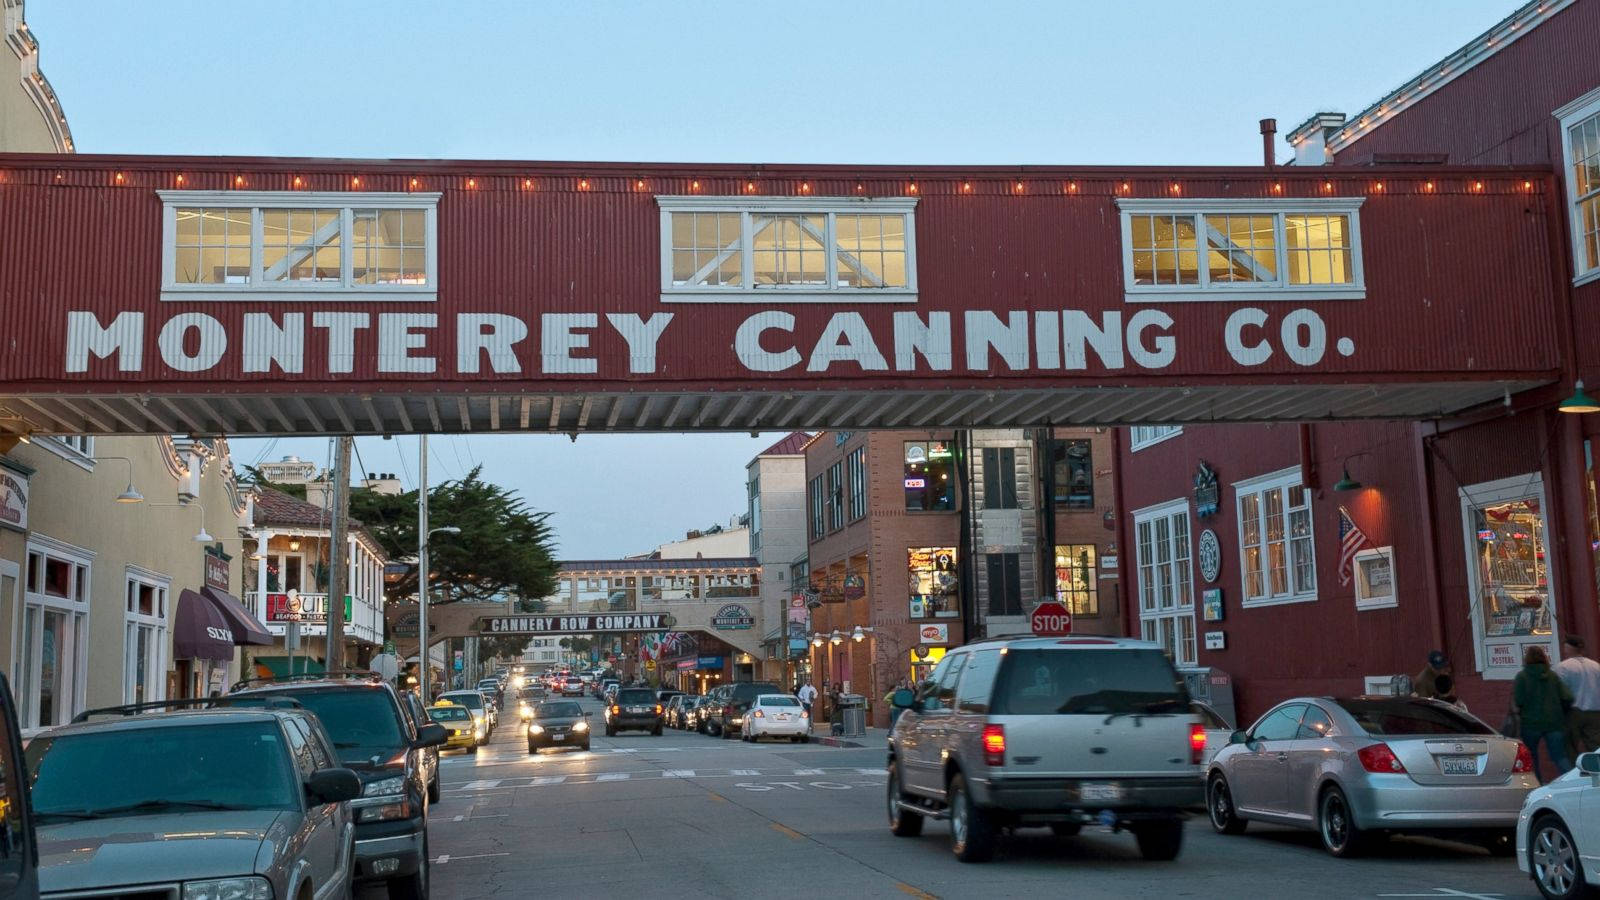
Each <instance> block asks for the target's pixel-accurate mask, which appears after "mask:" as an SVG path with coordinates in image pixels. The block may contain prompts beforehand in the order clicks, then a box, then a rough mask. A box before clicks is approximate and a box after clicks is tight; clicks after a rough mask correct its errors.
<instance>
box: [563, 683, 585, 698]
mask: <svg viewBox="0 0 1600 900" xmlns="http://www.w3.org/2000/svg"><path fill="white" fill-rule="evenodd" d="M561 696H563V697H582V696H583V682H582V681H579V680H578V679H577V678H566V679H563V680H562V682H561Z"/></svg>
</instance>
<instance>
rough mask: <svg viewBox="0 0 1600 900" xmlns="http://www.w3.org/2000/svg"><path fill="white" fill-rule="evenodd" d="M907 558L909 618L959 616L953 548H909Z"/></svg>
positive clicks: (951, 617)
mask: <svg viewBox="0 0 1600 900" xmlns="http://www.w3.org/2000/svg"><path fill="white" fill-rule="evenodd" d="M906 555H907V559H908V562H909V567H910V574H911V618H913V619H925V618H938V619H953V618H955V617H957V616H959V615H960V614H961V610H960V609H959V608H958V603H957V595H956V589H957V587H958V584H959V580H958V578H957V574H956V550H955V548H954V547H912V548H910V549H909V550H907V551H906Z"/></svg>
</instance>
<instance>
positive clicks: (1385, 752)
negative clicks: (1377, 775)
mask: <svg viewBox="0 0 1600 900" xmlns="http://www.w3.org/2000/svg"><path fill="white" fill-rule="evenodd" d="M1356 756H1357V757H1359V758H1360V759H1361V768H1363V769H1366V770H1367V771H1368V772H1404V771H1405V770H1406V767H1405V766H1404V765H1402V764H1401V762H1400V757H1398V756H1395V755H1394V751H1393V750H1390V749H1389V745H1388V744H1372V745H1370V746H1367V747H1362V748H1361V749H1360V750H1357V751H1356Z"/></svg>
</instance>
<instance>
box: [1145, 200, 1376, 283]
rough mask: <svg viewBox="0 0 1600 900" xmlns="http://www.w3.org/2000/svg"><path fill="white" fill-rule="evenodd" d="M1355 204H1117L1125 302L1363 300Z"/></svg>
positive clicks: (1316, 201) (1272, 202) (1221, 201)
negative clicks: (1269, 296)
mask: <svg viewBox="0 0 1600 900" xmlns="http://www.w3.org/2000/svg"><path fill="white" fill-rule="evenodd" d="M1360 203H1361V201H1360V199H1347V198H1327V199H1320V198H1319V199H1307V200H1294V201H1276V200H1264V201H1234V200H1192V201H1159V200H1121V201H1118V206H1119V207H1120V208H1121V209H1122V213H1123V242H1124V245H1125V246H1124V251H1125V252H1124V275H1125V283H1126V286H1127V291H1128V294H1129V296H1130V297H1135V296H1138V295H1154V296H1152V297H1150V299H1154V298H1155V297H1165V298H1168V299H1171V298H1174V297H1176V298H1180V299H1205V298H1206V297H1207V296H1208V295H1211V294H1219V293H1240V292H1244V293H1259V292H1261V291H1264V290H1266V291H1284V292H1290V293H1295V294H1304V293H1305V292H1313V293H1316V294H1318V295H1325V296H1327V297H1328V298H1330V299H1338V298H1353V297H1360V296H1361V295H1362V293H1363V288H1362V278H1361V265H1360V244H1359V241H1358V239H1357V238H1358V236H1359V230H1358V223H1357V218H1356V211H1357V208H1358V207H1359V206H1360Z"/></svg>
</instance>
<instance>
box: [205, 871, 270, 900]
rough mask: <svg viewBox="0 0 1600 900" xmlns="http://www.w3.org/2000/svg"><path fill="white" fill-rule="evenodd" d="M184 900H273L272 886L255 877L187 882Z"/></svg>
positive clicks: (263, 879)
mask: <svg viewBox="0 0 1600 900" xmlns="http://www.w3.org/2000/svg"><path fill="white" fill-rule="evenodd" d="M183 900H272V884H271V883H270V882H268V881H267V880H266V879H265V878H256V877H254V876H250V877H247V878H217V879H213V880H211V881H186V882H184V883H183Z"/></svg>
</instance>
